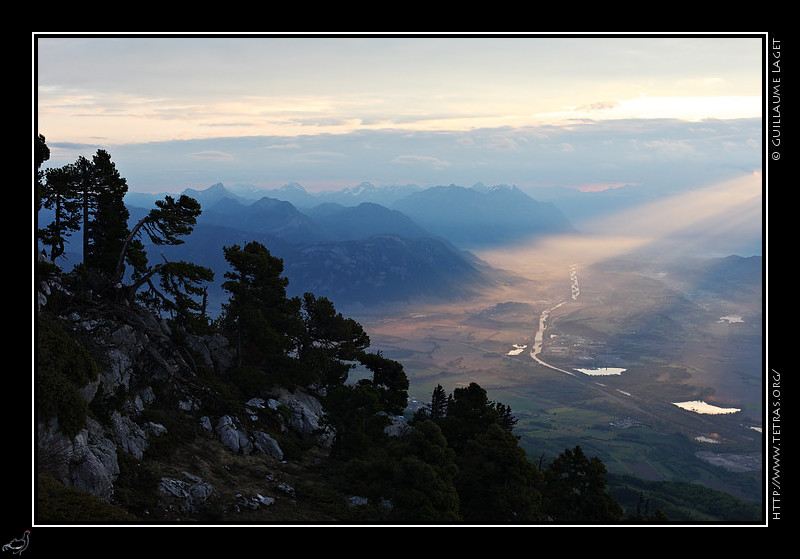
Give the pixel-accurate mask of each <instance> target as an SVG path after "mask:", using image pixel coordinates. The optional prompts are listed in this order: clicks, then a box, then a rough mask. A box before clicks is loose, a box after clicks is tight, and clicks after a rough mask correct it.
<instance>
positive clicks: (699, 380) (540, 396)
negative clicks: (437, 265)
mask: <svg viewBox="0 0 800 559" xmlns="http://www.w3.org/2000/svg"><path fill="white" fill-rule="evenodd" d="M562 254H563V253H562ZM478 255H479V257H480V258H482V259H485V260H486V261H487V262H489V263H490V264H492V265H496V266H498V267H503V266H504V265H505V264H508V263H509V258H512V254H511V253H509V252H506V253H504V254H502V255H493V254H491V253H490V252H485V253H479V254H478ZM540 256H541V255H540ZM570 256H571V255H570ZM513 259H515V261H517V262H522V261H528V262H533V260H532V259H531V254H530V253H528V254H527V255H526V254H523V253H522V252H520V253H518V254H517V255H516V256H513ZM526 259H527V260H526ZM555 260H557V262H555V263H554V262H548V261H546V259H544V258H540V259H539V260H538V261H537V262H536V263H532V264H531V265H529V266H528V267H527V271H526V275H525V276H524V278H523V279H522V280H521V281H520V282H518V283H517V284H515V285H506V286H504V287H502V288H498V289H493V290H487V291H486V292H485V294H484V296H482V297H477V298H474V299H472V300H470V301H468V302H463V303H459V304H453V305H430V306H427V307H424V308H420V307H419V306H415V307H414V308H413V309H405V310H404V309H402V308H395V309H391V310H389V309H385V310H383V311H380V312H377V311H373V312H370V313H368V312H364V313H362V314H359V315H358V316H357V320H359V321H360V322H361V323H362V324H363V325H364V326H365V329H366V330H367V331H368V332H369V333H370V338H371V340H372V344H373V347H375V348H376V349H380V350H381V351H383V353H384V355H386V356H387V357H390V358H393V359H397V360H399V361H401V362H402V363H403V364H404V367H405V369H406V372H407V374H408V376H409V380H410V383H411V388H410V396H411V397H412V398H414V399H415V400H417V401H418V403H424V402H427V401H428V400H429V399H430V394H431V392H432V390H433V388H434V387H435V386H436V385H437V384H441V385H442V387H443V388H444V389H445V391H446V392H450V391H452V389H453V388H455V387H457V386H465V385H467V384H468V383H470V382H477V383H478V384H480V385H481V386H483V387H484V388H486V389H487V391H488V393H489V397H490V398H491V399H494V400H496V401H500V402H503V403H505V404H507V405H509V406H511V408H512V410H513V411H514V414H515V417H517V419H518V423H517V426H516V428H515V433H516V434H517V435H519V436H520V442H521V444H522V446H523V447H524V448H525V449H526V452H527V453H528V454H529V456H530V457H531V459H534V460H537V459H539V458H540V457H541V458H543V459H548V458H552V457H553V456H555V455H556V454H558V453H559V452H561V451H562V450H563V449H564V448H566V447H569V446H574V445H575V444H579V445H580V446H581V447H582V448H583V449H584V451H585V452H586V453H587V454H589V455H596V456H598V457H600V459H601V460H602V461H603V462H604V463H605V464H606V467H607V468H608V470H609V471H610V472H611V473H612V474H619V475H633V476H636V477H638V478H642V479H645V480H653V481H691V482H700V483H703V484H705V485H707V486H708V487H712V488H714V489H719V490H723V491H726V492H729V493H731V494H733V495H735V496H737V497H739V498H742V499H744V500H746V501H749V502H760V498H761V490H762V482H761V463H762V457H761V449H762V438H761V425H762V416H763V409H762V401H761V397H762V395H763V391H762V388H761V375H762V346H761V340H762V338H761V324H762V314H761V313H762V310H761V297H760V283H759V284H758V288H757V289H756V290H755V291H752V290H751V289H750V287H747V288H745V287H744V286H742V287H741V288H740V289H736V290H734V289H732V290H730V291H729V292H728V294H727V295H726V296H724V297H723V296H720V295H719V294H716V295H711V294H710V293H708V292H705V291H702V290H700V291H698V290H697V289H694V288H693V287H692V286H690V285H689V284H687V283H685V282H681V281H679V280H680V279H681V276H680V273H678V272H677V271H674V269H673V266H674V265H673V264H672V263H659V262H657V261H648V260H640V259H634V258H624V259H621V260H620V259H611V260H605V261H599V262H594V263H588V264H586V265H584V264H574V263H570V258H569V256H561V257H558V258H557V259H555ZM736 263H737V264H739V265H740V266H742V267H744V266H746V265H747V264H749V263H748V262H747V259H741V261H740V262H736ZM517 269H524V268H517ZM756 279H758V278H756ZM678 287H680V288H681V289H678ZM729 316H734V317H737V319H736V320H730V319H729V318H727V317H729ZM686 402H702V403H703V404H705V407H703V408H701V411H694V410H695V409H696V406H690V405H685V404H684V403H686ZM679 404H681V405H679ZM418 405H419V404H418ZM709 406H713V407H709ZM686 408H689V409H686ZM719 409H722V410H724V411H728V412H731V413H713V412H715V411H717V410H719ZM708 411H710V412H711V413H707V412H708Z"/></svg>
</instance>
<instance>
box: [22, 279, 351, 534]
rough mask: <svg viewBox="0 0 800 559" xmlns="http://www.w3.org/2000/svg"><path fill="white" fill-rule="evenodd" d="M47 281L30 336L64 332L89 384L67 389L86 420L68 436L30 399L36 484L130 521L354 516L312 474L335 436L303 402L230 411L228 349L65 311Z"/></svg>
mask: <svg viewBox="0 0 800 559" xmlns="http://www.w3.org/2000/svg"><path fill="white" fill-rule="evenodd" d="M57 278H58V276H53V277H51V278H50V279H49V280H47V281H41V282H40V283H39V284H38V289H37V291H38V293H37V294H38V316H37V321H38V322H37V323H38V325H39V326H40V328H39V329H38V330H37V331H41V330H42V329H43V328H44V325H45V324H47V325H50V327H51V328H55V329H57V330H59V332H63V333H65V334H66V335H67V336H68V339H69V340H72V341H71V342H69V344H75V347H76V348H81V351H86V352H87V353H88V355H89V356H90V357H91V361H92V362H93V363H95V364H96V374H95V375H94V376H93V377H92V375H89V377H91V378H90V380H89V381H88V382H86V383H84V384H82V385H81V386H77V390H78V392H79V394H80V398H81V399H82V400H83V401H84V402H85V403H86V409H88V412H87V413H86V415H85V423H82V424H81V425H80V427H79V428H75V429H68V428H66V423H65V421H66V420H62V419H61V417H62V416H61V415H59V414H47V413H45V412H44V411H43V410H46V409H50V408H49V407H48V406H47V405H43V404H41V399H42V398H46V395H44V394H42V393H41V392H42V391H43V389H41V388H36V387H35V392H37V391H38V393H36V398H37V400H36V402H37V410H36V411H37V414H36V420H37V425H36V428H37V429H36V434H37V443H36V444H37V449H36V450H37V452H36V472H37V474H38V475H39V476H40V477H41V476H45V477H46V478H48V479H50V478H52V479H55V480H56V481H57V482H59V483H60V484H63V486H64V487H71V488H75V489H78V490H80V491H82V492H84V493H87V494H90V495H92V496H94V497H95V498H97V499H100V500H102V501H103V502H105V503H108V504H110V505H113V506H117V507H121V508H123V509H124V510H126V511H127V512H128V513H130V514H132V515H133V517H135V519H136V520H135V521H137V522H138V521H142V522H148V521H152V522H164V521H177V520H180V521H192V520H195V521H204V522H208V521H212V522H228V521H235V522H296V521H303V522H309V521H310V522H314V521H333V520H335V519H337V518H341V517H342V516H343V515H344V516H345V517H348V516H350V517H351V516H352V515H353V514H357V513H356V512H355V511H354V509H352V508H351V507H349V506H348V505H347V503H348V498H349V497H350V496H348V495H344V494H340V493H337V492H336V491H335V490H333V489H332V488H331V486H330V483H329V482H328V481H326V480H328V479H329V477H328V475H324V476H323V475H322V474H323V471H324V468H325V464H326V460H325V458H326V455H327V449H328V448H329V447H330V444H331V442H332V436H333V433H332V432H331V431H330V430H329V429H326V428H325V427H324V424H323V421H322V417H323V413H324V412H323V409H322V406H321V404H320V400H319V398H318V397H317V396H316V395H315V394H314V392H313V391H312V390H311V389H300V388H298V389H294V390H288V389H285V388H276V389H275V390H274V391H273V392H272V393H270V394H269V395H268V396H267V397H265V398H250V399H248V400H246V401H239V400H237V395H236V394H232V393H231V392H230V390H229V389H228V388H226V386H227V385H226V383H225V382H224V380H225V377H226V375H229V374H231V370H232V366H233V365H234V363H235V352H234V350H233V349H232V348H231V347H229V346H228V344H227V341H226V340H225V339H224V338H222V337H221V336H218V335H217V336H205V337H203V336H196V335H182V334H179V333H177V332H172V331H170V329H169V327H168V326H167V325H166V324H165V323H164V322H163V321H161V320H158V319H156V318H155V317H154V316H153V315H151V314H149V313H147V312H143V311H140V310H137V309H135V308H120V307H112V306H109V305H107V304H104V305H103V306H86V305H82V306H81V307H80V308H78V307H75V306H72V305H71V304H69V301H70V294H69V293H68V292H67V290H66V289H65V288H64V287H63V286H61V285H60V284H59V281H58V279H57ZM40 335H41V334H40ZM59 335H61V334H59ZM39 342H40V347H39V349H40V350H43V349H44V348H42V347H41V346H42V340H41V339H40V340H39ZM44 345H47V344H46V343H45V344H44ZM62 345H63V344H62ZM40 355H42V354H40ZM37 366H39V367H41V366H42V364H41V363H37ZM53 415H55V416H53ZM70 421H73V422H74V420H70ZM38 505H39V507H38V511H37V513H36V514H37V515H38V516H37V522H41V523H43V524H48V523H50V522H63V521H76V522H81V521H83V522H92V521H94V520H97V519H94V518H79V517H75V518H63V517H59V516H58V515H57V514H55V513H54V512H53V507H52V506H50V504H49V503H42V502H39V503H38ZM72 514H80V512H78V513H72ZM54 515H55V517H54Z"/></svg>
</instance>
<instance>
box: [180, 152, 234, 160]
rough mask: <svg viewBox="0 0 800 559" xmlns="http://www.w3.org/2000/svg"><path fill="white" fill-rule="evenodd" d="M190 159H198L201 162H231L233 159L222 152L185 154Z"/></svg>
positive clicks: (228, 154)
mask: <svg viewBox="0 0 800 559" xmlns="http://www.w3.org/2000/svg"><path fill="white" fill-rule="evenodd" d="M187 155H188V156H189V157H190V158H192V159H199V160H202V161H233V160H234V159H235V158H234V157H233V156H232V155H231V154H230V153H225V152H222V151H214V150H208V151H197V152H194V153H189V154H187Z"/></svg>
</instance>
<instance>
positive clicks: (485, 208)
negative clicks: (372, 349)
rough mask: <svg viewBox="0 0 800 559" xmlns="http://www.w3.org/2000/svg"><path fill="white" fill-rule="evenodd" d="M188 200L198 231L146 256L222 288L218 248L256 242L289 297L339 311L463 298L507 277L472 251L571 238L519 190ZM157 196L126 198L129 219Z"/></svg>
mask: <svg viewBox="0 0 800 559" xmlns="http://www.w3.org/2000/svg"><path fill="white" fill-rule="evenodd" d="M265 192H266V193H268V194H272V195H275V196H278V195H280V196H282V197H284V198H290V199H293V200H294V201H295V202H294V203H293V202H290V201H288V200H281V199H278V198H276V197H273V196H270V195H264V194H265ZM182 194H186V195H188V196H191V197H192V198H195V199H196V200H197V201H198V202H200V204H201V206H202V208H203V212H202V214H201V216H200V217H199V218H198V222H197V225H196V227H195V230H194V232H193V233H192V234H191V235H190V236H188V237H187V238H186V239H185V243H184V244H182V245H178V246H175V247H149V249H148V250H151V251H155V250H156V249H157V250H158V252H159V253H160V254H163V255H164V256H165V257H167V258H169V259H176V260H177V259H181V260H190V261H192V262H195V263H197V264H200V265H204V266H208V267H210V268H211V269H212V270H214V271H215V275H216V276H217V278H216V281H215V284H219V283H221V279H220V278H221V277H222V275H223V273H224V270H226V269H227V265H226V263H225V262H224V260H223V256H222V255H223V251H222V247H224V246H230V245H232V244H234V243H238V244H244V243H246V242H249V241H250V240H257V241H259V242H261V243H262V244H264V245H265V246H266V247H267V248H268V249H269V250H270V252H271V253H272V254H273V255H275V256H278V257H280V258H282V259H283V260H284V271H285V275H286V277H288V278H289V281H290V284H289V293H290V295H299V294H302V293H303V292H306V291H311V292H313V293H315V294H317V295H320V296H327V297H329V298H330V299H332V300H334V301H335V303H336V304H337V305H344V304H362V305H375V304H379V303H380V304H386V303H393V302H399V301H408V300H414V299H416V300H419V299H437V300H441V299H446V300H452V299H453V298H458V297H466V296H469V295H471V294H474V293H476V292H478V291H479V290H481V289H484V288H486V287H488V286H490V285H495V284H496V282H498V281H507V280H508V279H509V277H508V274H507V273H506V272H501V271H498V270H493V269H492V268H491V267H490V266H488V265H487V264H486V263H485V262H482V261H481V260H480V259H478V258H477V257H475V256H474V255H473V254H472V253H471V252H468V251H467V249H469V248H472V247H475V246H482V245H485V244H487V243H504V242H509V241H514V240H521V239H523V238H528V237H530V236H531V235H543V234H553V233H563V232H569V231H573V228H572V226H571V224H570V223H569V222H568V221H567V220H566V218H565V217H564V216H563V214H561V213H560V211H559V210H558V209H557V208H556V207H555V206H553V205H552V204H542V203H539V202H537V201H535V200H533V199H532V198H530V197H529V196H527V195H526V194H524V193H523V192H522V191H520V190H519V189H517V188H516V187H483V186H480V187H478V186H476V187H472V188H465V187H459V186H455V185H450V186H446V187H434V188H430V189H419V188H418V187H414V186H406V187H374V186H372V185H369V184H367V183H364V184H362V185H360V186H359V187H356V188H353V189H346V190H344V191H338V192H336V193H321V194H312V193H308V192H306V191H305V190H304V189H303V188H302V187H301V186H300V185H297V184H294V183H292V184H289V185H286V186H284V187H282V188H280V189H273V190H267V191H265V190H258V189H254V188H252V187H247V186H246V185H239V186H237V187H231V188H228V187H225V186H224V185H222V184H221V183H218V184H215V185H212V186H211V187H209V188H207V189H204V190H195V189H186V190H184V191H183V192H182ZM155 198H156V197H155V195H142V194H138V193H129V194H128V196H127V197H126V203H127V204H128V205H129V208H130V210H131V220H132V221H134V220H136V219H138V216H139V215H143V213H144V212H145V211H147V210H146V208H149V207H151V205H152V202H153V201H154V199H155ZM379 202H383V203H379ZM295 203H296V204H297V205H295ZM301 204H302V205H303V206H301ZM384 204H386V205H384ZM298 206H300V207H298ZM389 206H392V207H389ZM301 208H302V210H301ZM223 299H224V294H223V293H222V292H221V290H220V289H219V288H218V287H212V288H210V289H209V302H210V304H209V307H210V310H211V312H212V314H213V311H214V309H215V308H216V309H218V308H219V306H220V303H221V301H222V300H223Z"/></svg>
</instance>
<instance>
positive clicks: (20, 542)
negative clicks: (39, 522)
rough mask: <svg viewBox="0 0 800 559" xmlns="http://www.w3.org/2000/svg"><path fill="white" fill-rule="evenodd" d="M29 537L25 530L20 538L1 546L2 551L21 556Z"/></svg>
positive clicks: (28, 531) (29, 532) (28, 532)
mask: <svg viewBox="0 0 800 559" xmlns="http://www.w3.org/2000/svg"><path fill="white" fill-rule="evenodd" d="M30 535H31V531H30V530H25V534H23V536H22V537H21V538H14V539H13V540H11V541H10V542H8V543H7V544H6V545H4V546H3V551H10V552H11V553H14V554H16V555H19V554H21V553H22V552H23V551H25V548H26V547H28V538H29V537H30Z"/></svg>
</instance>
